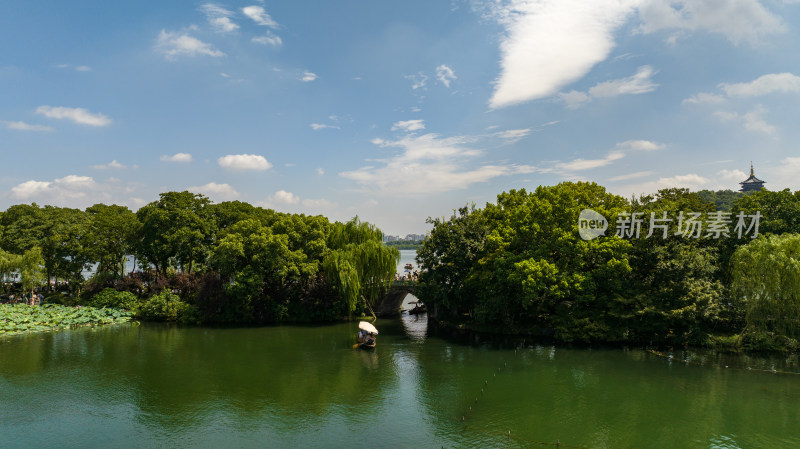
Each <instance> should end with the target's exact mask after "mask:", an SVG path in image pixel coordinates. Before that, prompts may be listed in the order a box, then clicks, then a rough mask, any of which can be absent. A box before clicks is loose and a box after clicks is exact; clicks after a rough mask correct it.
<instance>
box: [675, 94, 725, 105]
mask: <svg viewBox="0 0 800 449" xmlns="http://www.w3.org/2000/svg"><path fill="white" fill-rule="evenodd" d="M724 101H725V97H723V96H722V95H716V94H708V93H705V92H700V93H699V94H697V95H694V96H692V97H690V98H687V99H685V100H683V101H682V102H681V103H683V104H719V103H722V102H724Z"/></svg>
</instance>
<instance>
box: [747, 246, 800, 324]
mask: <svg viewBox="0 0 800 449" xmlns="http://www.w3.org/2000/svg"><path fill="white" fill-rule="evenodd" d="M732 263H733V289H734V292H735V294H736V296H737V297H738V298H739V299H740V300H742V301H744V303H745V310H746V320H747V325H748V327H749V328H751V329H752V330H755V331H763V332H775V333H778V334H780V335H786V336H789V337H795V338H796V337H800V235H797V234H784V235H780V236H774V235H773V236H769V237H765V238H759V239H757V240H754V241H753V242H750V243H749V244H747V245H745V246H742V247H741V248H739V249H738V250H736V253H735V254H734V256H733V260H732Z"/></svg>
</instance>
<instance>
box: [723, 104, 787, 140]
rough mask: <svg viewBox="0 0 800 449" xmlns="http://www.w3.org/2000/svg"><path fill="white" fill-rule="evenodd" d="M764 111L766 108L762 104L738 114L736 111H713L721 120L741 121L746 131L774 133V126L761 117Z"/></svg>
mask: <svg viewBox="0 0 800 449" xmlns="http://www.w3.org/2000/svg"><path fill="white" fill-rule="evenodd" d="M766 112H767V110H766V109H765V108H764V107H763V106H761V105H757V106H756V107H755V108H754V109H753V110H751V111H750V112H747V113H744V114H739V113H737V112H728V111H717V112H715V113H714V115H716V116H717V117H719V118H720V120H722V121H723V122H730V121H737V122H741V123H742V124H743V125H744V127H745V129H746V130H748V131H753V132H760V133H764V134H770V135H772V134H774V133H775V127H774V126H772V125H770V124H769V123H767V122H766V121H765V120H764V119H763V117H762V115H763V114H764V113H766Z"/></svg>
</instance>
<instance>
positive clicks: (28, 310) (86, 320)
mask: <svg viewBox="0 0 800 449" xmlns="http://www.w3.org/2000/svg"><path fill="white" fill-rule="evenodd" d="M130 319H131V314H130V312H128V311H126V310H120V309H106V308H102V309H97V308H94V307H81V306H78V307H67V306H61V305H56V304H46V305H44V306H29V305H26V304H0V335H10V334H18V333H22V332H43V331H56V330H62V329H69V328H74V327H79V326H99V325H104V324H117V323H125V322H128V321H130Z"/></svg>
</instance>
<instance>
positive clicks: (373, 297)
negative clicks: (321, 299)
mask: <svg viewBox="0 0 800 449" xmlns="http://www.w3.org/2000/svg"><path fill="white" fill-rule="evenodd" d="M328 247H329V248H331V251H330V252H329V253H328V254H327V255H326V256H325V258H324V259H323V263H322V266H323V270H324V271H325V273H326V275H327V276H328V279H331V280H333V281H334V287H335V288H336V290H337V292H338V294H339V295H340V297H341V298H342V299H344V300H345V302H346V303H347V305H348V306H349V310H350V312H353V311H354V310H355V309H356V306H357V305H358V302H359V300H361V299H363V300H364V301H365V304H366V305H367V306H368V307H370V308H371V307H372V306H374V305H375V303H376V301H377V300H378V298H379V297H380V295H381V294H382V293H383V292H384V291H386V289H387V288H388V286H389V283H390V282H391V279H392V278H393V276H394V274H395V272H396V269H397V262H398V260H400V252H399V251H398V250H397V249H396V248H390V247H387V246H386V245H384V244H383V233H382V232H381V231H380V230H378V229H377V228H376V227H375V226H373V225H371V224H369V223H362V222H360V221H359V220H358V217H356V218H354V219H353V220H350V221H349V222H347V223H345V224H342V223H336V225H335V226H334V229H333V230H332V231H331V234H330V236H329V238H328Z"/></svg>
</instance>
